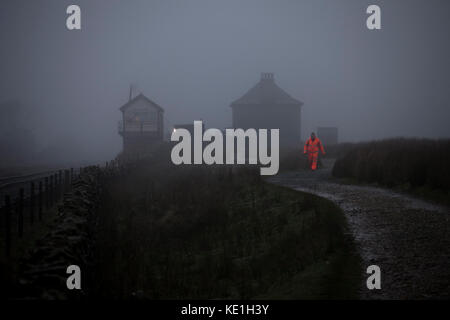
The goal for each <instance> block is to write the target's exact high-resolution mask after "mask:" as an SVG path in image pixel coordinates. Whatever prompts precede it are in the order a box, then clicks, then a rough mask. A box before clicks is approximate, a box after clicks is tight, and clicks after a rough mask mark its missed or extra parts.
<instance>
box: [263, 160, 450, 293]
mask: <svg viewBox="0 0 450 320" xmlns="http://www.w3.org/2000/svg"><path fill="white" fill-rule="evenodd" d="M333 163H334V161H332V160H328V161H327V160H325V163H324V165H325V166H324V168H322V169H320V170H318V171H316V172H309V171H307V172H289V173H280V174H278V175H277V176H274V177H272V178H270V179H269V181H270V182H273V183H276V184H280V185H284V186H288V187H291V188H293V189H296V190H300V191H306V192H310V193H313V194H316V195H319V196H322V197H325V198H327V199H330V200H332V201H334V202H335V203H337V204H338V205H339V206H340V207H341V208H342V209H343V211H344V213H345V215H346V217H347V220H348V224H349V227H350V230H351V232H352V233H353V236H354V238H355V242H356V244H357V247H358V250H359V252H360V254H361V257H362V259H363V268H364V270H365V269H366V268H367V266H369V265H372V264H375V265H378V266H379V267H380V268H381V290H368V289H367V287H366V284H365V281H364V283H362V284H361V289H360V296H361V298H362V299H433V298H447V299H448V298H449V297H450V209H449V208H447V207H442V206H437V205H434V204H431V203H428V202H425V201H422V200H418V199H414V198H412V197H410V196H407V195H404V194H399V193H395V192H393V191H391V190H387V189H381V188H375V187H367V186H355V185H345V184H340V183H339V182H338V181H336V180H334V179H332V178H331V168H332V165H333ZM364 278H365V279H366V278H367V277H366V276H364Z"/></svg>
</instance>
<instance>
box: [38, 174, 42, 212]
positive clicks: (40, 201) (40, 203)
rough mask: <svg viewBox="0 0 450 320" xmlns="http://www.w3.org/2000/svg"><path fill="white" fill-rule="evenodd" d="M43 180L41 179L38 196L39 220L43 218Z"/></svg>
mask: <svg viewBox="0 0 450 320" xmlns="http://www.w3.org/2000/svg"><path fill="white" fill-rule="evenodd" d="M42 192H43V190H42V181H39V196H38V203H39V204H38V217H39V221H41V220H42Z"/></svg>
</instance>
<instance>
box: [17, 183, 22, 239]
mask: <svg viewBox="0 0 450 320" xmlns="http://www.w3.org/2000/svg"><path fill="white" fill-rule="evenodd" d="M18 201H19V203H18V207H17V208H18V216H19V230H18V231H19V237H20V238H22V236H23V188H20V190H19V199H18Z"/></svg>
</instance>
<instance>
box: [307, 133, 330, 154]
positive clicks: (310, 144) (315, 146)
mask: <svg viewBox="0 0 450 320" xmlns="http://www.w3.org/2000/svg"><path fill="white" fill-rule="evenodd" d="M319 149H320V151H321V152H322V154H325V150H324V149H323V145H322V142H320V140H319V138H317V137H316V138H315V139H314V141H313V140H312V139H311V138H309V139H308V140H307V141H306V143H305V146H304V147H303V152H304V153H318V152H319Z"/></svg>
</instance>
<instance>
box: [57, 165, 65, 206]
mask: <svg viewBox="0 0 450 320" xmlns="http://www.w3.org/2000/svg"><path fill="white" fill-rule="evenodd" d="M63 186H64V185H63V181H62V170H59V179H58V200H59V199H61V198H62V195H63V192H62V191H63Z"/></svg>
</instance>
